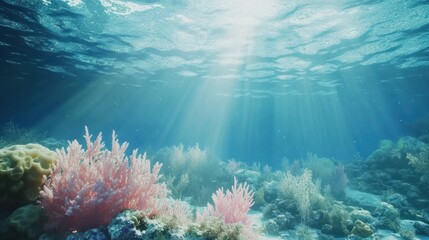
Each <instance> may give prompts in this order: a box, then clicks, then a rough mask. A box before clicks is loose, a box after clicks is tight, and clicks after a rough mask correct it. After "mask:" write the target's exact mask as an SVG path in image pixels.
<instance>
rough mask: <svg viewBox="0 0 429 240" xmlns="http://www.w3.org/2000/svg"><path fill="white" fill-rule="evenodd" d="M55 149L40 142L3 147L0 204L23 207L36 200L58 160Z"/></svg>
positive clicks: (1, 150) (1, 154)
mask: <svg viewBox="0 0 429 240" xmlns="http://www.w3.org/2000/svg"><path fill="white" fill-rule="evenodd" d="M56 158H57V156H56V154H55V152H52V151H50V150H49V149H48V148H45V147H43V146H42V145H39V144H27V145H13V146H10V147H7V148H3V149H0V192H1V194H0V204H1V205H2V206H5V207H8V206H20V205H22V204H25V203H29V202H31V201H34V200H36V198H37V197H38V195H39V192H40V189H41V186H42V185H43V175H48V174H49V173H50V172H51V170H52V168H53V167H54V163H55V161H56Z"/></svg>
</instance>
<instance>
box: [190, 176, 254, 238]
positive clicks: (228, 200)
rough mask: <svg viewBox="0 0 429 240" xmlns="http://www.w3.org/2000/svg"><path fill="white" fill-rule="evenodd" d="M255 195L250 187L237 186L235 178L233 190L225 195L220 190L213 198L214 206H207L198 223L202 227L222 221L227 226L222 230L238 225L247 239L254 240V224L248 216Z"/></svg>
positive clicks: (244, 185) (199, 215)
mask: <svg viewBox="0 0 429 240" xmlns="http://www.w3.org/2000/svg"><path fill="white" fill-rule="evenodd" d="M253 195H254V192H253V191H251V190H249V185H247V184H246V183H244V184H237V179H236V178H234V185H233V186H232V190H231V191H230V190H227V191H226V193H224V191H223V189H222V188H221V189H218V190H217V191H216V193H215V194H213V196H212V199H213V202H214V205H211V204H207V208H206V209H205V210H204V211H203V212H202V213H201V214H198V215H197V222H199V223H200V224H202V225H204V224H206V223H207V222H209V224H208V225H210V223H216V222H218V221H219V219H220V220H221V222H222V223H223V224H224V225H225V227H222V228H220V229H230V227H228V226H232V225H236V226H235V227H237V226H238V229H239V230H240V232H241V235H242V236H243V237H245V239H254V238H256V235H255V233H253V231H252V226H251V225H252V222H251V221H250V219H249V217H248V215H247V214H248V212H249V210H250V207H251V206H252V205H253ZM203 231H204V230H203ZM233 232H234V231H233ZM227 239H228V238H227Z"/></svg>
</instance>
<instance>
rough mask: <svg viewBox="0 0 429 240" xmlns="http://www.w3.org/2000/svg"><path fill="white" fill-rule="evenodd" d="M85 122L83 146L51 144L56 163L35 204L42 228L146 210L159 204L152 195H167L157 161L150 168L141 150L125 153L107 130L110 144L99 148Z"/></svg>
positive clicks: (154, 210)
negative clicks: (39, 208)
mask: <svg viewBox="0 0 429 240" xmlns="http://www.w3.org/2000/svg"><path fill="white" fill-rule="evenodd" d="M91 136H92V135H89V133H88V129H87V128H86V127H85V136H84V137H85V140H86V147H87V149H86V151H85V150H83V149H82V146H81V145H80V144H79V143H78V141H76V140H74V141H73V142H71V143H69V146H68V148H67V151H65V150H64V148H63V149H61V150H57V154H58V157H59V161H58V165H57V167H56V168H55V170H54V171H53V172H52V175H51V177H50V178H49V179H47V181H46V184H45V186H44V188H43V190H42V191H41V199H40V202H39V203H40V205H41V206H42V207H43V208H44V210H45V212H46V214H47V216H48V220H49V223H48V225H47V228H48V229H61V230H85V229H88V228H91V227H96V226H100V225H106V224H107V223H108V222H109V221H110V220H111V219H112V218H113V217H114V216H115V215H117V214H118V213H119V212H121V211H122V210H124V209H137V210H143V211H145V212H146V213H147V214H148V215H149V216H153V215H157V214H159V213H160V211H161V209H163V208H164V206H161V205H162V204H160V203H165V201H157V200H159V199H164V198H165V197H166V195H167V188H166V186H165V184H160V183H158V180H159V178H160V176H159V171H160V168H161V164H159V163H156V164H155V165H154V166H153V168H152V169H151V168H150V161H149V160H147V159H146V155H145V154H144V155H137V150H134V151H133V153H132V155H131V156H130V157H127V156H125V151H126V149H127V147H128V143H123V144H122V145H120V144H119V142H118V141H117V140H116V136H115V132H113V134H112V150H111V151H109V150H107V149H105V147H104V143H103V142H102V138H101V133H100V134H99V135H98V137H97V138H96V140H95V141H94V142H91Z"/></svg>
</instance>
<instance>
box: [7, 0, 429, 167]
mask: <svg viewBox="0 0 429 240" xmlns="http://www.w3.org/2000/svg"><path fill="white" fill-rule="evenodd" d="M428 30H429V5H428V2H427V1H416V0H414V1H411V0H410V1H403V0H385V1H381V0H377V1H375V0H374V1H368V0H367V1H350V0H341V1H340V0H332V1H314V0H308V1H306V0H303V1H276V0H264V1H262V0H260V1H258V0H251V1H244V0H236V1H231V0H223V1H222V0H210V1H209V0H207V1H206V0H189V1H181V2H180V3H176V2H175V1H115V0H100V1H79V0H63V1H60V0H37V1H36V0H34V1H31V0H27V1H12V0H3V1H0V33H1V34H0V111H1V117H0V124H3V123H6V122H9V121H10V120H13V121H14V122H16V123H17V124H19V125H21V126H24V127H29V128H34V129H38V130H39V131H41V132H45V133H46V134H47V135H48V136H52V137H55V138H59V139H74V138H78V139H82V138H81V136H82V135H83V132H84V126H85V125H87V126H88V127H89V128H90V131H91V132H93V133H95V132H99V131H103V133H104V135H105V136H106V137H107V138H106V140H107V139H108V136H109V135H110V133H111V131H112V130H113V129H115V130H116V133H117V134H118V135H119V138H120V140H121V141H125V140H126V141H128V142H130V144H131V148H137V147H138V148H139V149H141V150H143V151H145V150H146V151H149V152H155V151H156V150H157V149H159V148H161V147H164V146H171V145H174V144H176V145H177V144H179V143H183V144H184V145H194V144H195V143H199V145H200V146H201V147H202V148H207V149H209V150H210V151H211V152H212V153H214V154H216V155H217V156H219V157H220V158H221V159H229V158H234V159H236V160H239V161H244V162H253V161H256V162H261V163H269V164H271V165H273V166H278V165H279V164H280V160H281V159H282V158H283V157H287V158H289V159H295V158H300V157H304V156H305V155H306V154H307V152H312V153H316V154H318V155H319V156H324V157H331V158H335V159H337V160H341V161H351V160H354V159H360V158H365V157H367V156H368V155H369V154H370V153H371V152H372V151H374V150H375V149H376V148H377V146H378V142H379V141H380V140H381V139H391V140H394V141H396V140H397V139H398V138H399V137H401V136H405V135H408V134H409V132H408V130H407V126H408V125H409V124H411V123H413V122H414V121H416V120H417V119H418V118H420V117H422V116H424V115H425V114H427V113H428V112H429V105H428V102H429V82H428V81H429V79H428V76H429V52H428V51H429V31H428Z"/></svg>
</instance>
